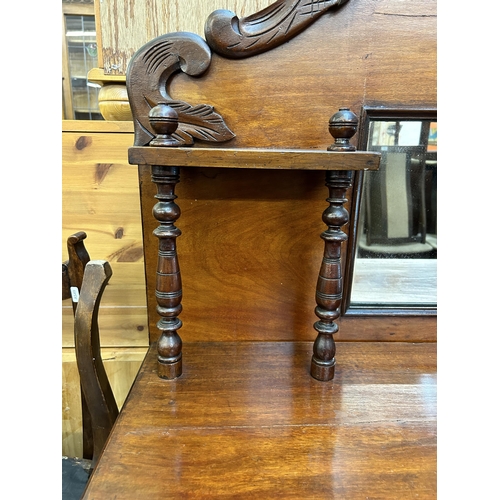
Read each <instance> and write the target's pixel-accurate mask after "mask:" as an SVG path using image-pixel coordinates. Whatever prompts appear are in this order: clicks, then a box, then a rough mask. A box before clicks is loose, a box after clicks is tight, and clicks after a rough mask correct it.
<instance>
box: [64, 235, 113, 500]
mask: <svg viewBox="0 0 500 500" xmlns="http://www.w3.org/2000/svg"><path fill="white" fill-rule="evenodd" d="M86 237H87V235H86V234H85V233H84V232H78V233H75V234H73V235H71V236H70V237H69V238H68V254H69V260H68V261H66V262H64V263H63V266H62V298H63V300H64V299H67V298H70V297H71V299H72V303H73V310H74V316H75V351H76V360H77V365H78V373H79V375H80V387H81V392H82V425H83V432H82V434H83V457H82V458H69V457H63V460H62V491H63V499H65V500H73V499H79V498H80V497H81V495H82V494H83V491H84V489H85V486H86V484H87V482H88V479H89V476H90V474H91V472H92V470H93V469H94V467H95V465H96V463H97V460H98V458H99V456H100V454H101V452H102V450H103V448H104V444H105V443H106V440H107V438H108V436H109V433H110V432H111V429H112V427H113V424H114V422H115V420H116V417H117V416H118V407H117V404H116V401H115V398H114V395H113V391H112V389H111V386H110V384H109V380H108V377H107V375H106V371H105V369H104V365H103V362H102V358H101V354H100V340H99V328H98V313H99V304H100V301H101V297H102V294H103V292H104V289H105V287H106V285H107V283H108V281H109V279H110V277H111V275H112V271H111V266H110V265H109V263H108V262H106V261H103V260H90V256H89V254H88V252H87V250H86V248H85V245H84V243H83V240H84V239H85V238H86Z"/></svg>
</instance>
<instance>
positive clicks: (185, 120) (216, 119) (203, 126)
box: [127, 32, 234, 146]
mask: <svg viewBox="0 0 500 500" xmlns="http://www.w3.org/2000/svg"><path fill="white" fill-rule="evenodd" d="M211 57H212V54H211V52H210V48H209V47H208V45H207V44H206V43H205V41H204V40H203V38H201V37H199V36H198V35H195V34H194V33H182V32H180V33H170V34H167V35H162V36H159V37H157V38H155V39H153V40H151V41H150V42H148V43H147V44H145V45H143V46H142V47H141V48H140V49H139V50H138V51H137V52H136V53H135V54H134V57H133V58H132V60H131V61H130V64H129V67H128V70H127V91H128V95H129V101H130V107H131V109H132V115H133V117H134V131H135V140H134V145H135V146H145V145H147V144H149V142H150V141H151V140H152V139H153V138H154V137H155V135H156V134H155V132H154V130H153V128H152V126H151V124H150V122H149V112H150V110H151V109H152V108H154V107H155V106H156V105H157V104H159V103H160V102H166V103H168V105H169V106H170V107H172V108H174V109H175V110H176V111H177V114H178V115H179V126H178V128H177V130H176V132H175V136H174V137H175V139H176V140H177V144H173V145H177V146H181V145H190V144H193V141H194V139H195V138H197V139H201V140H204V141H214V142H224V141H227V140H229V139H232V138H233V137H234V134H233V133H232V132H231V131H230V130H229V129H228V128H227V126H226V124H225V123H224V120H223V119H222V117H221V116H220V115H218V114H217V113H215V112H214V110H213V108H212V106H208V105H206V104H199V105H195V106H192V105H191V104H188V103H187V102H183V101H178V100H175V99H172V97H170V95H169V93H168V90H167V84H168V81H169V79H170V78H171V77H172V75H173V74H174V73H176V72H178V71H182V72H184V73H186V74H187V75H190V76H198V75H201V74H203V73H204V72H205V71H206V70H207V68H208V67H209V66H210V61H211Z"/></svg>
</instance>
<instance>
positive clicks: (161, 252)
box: [151, 165, 182, 379]
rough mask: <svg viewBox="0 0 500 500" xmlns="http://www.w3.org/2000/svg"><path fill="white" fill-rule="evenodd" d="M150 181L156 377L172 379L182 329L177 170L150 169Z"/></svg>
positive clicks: (178, 370) (178, 359) (176, 372)
mask: <svg viewBox="0 0 500 500" xmlns="http://www.w3.org/2000/svg"><path fill="white" fill-rule="evenodd" d="M151 180H152V181H153V182H154V183H155V184H156V185H157V191H158V194H157V195H156V198H157V199H158V203H157V204H156V205H155V206H154V208H153V215H154V216H155V218H156V220H157V221H158V222H159V223H160V225H159V226H158V227H157V228H156V229H155V230H154V231H153V234H154V235H155V236H157V237H158V239H159V244H158V267H157V272H156V300H157V303H158V305H157V308H156V310H157V312H158V314H159V315H160V316H161V319H160V321H158V323H157V327H158V329H159V330H160V337H159V339H158V376H159V377H161V378H165V379H174V378H177V377H179V376H180V375H181V373H182V340H181V338H180V336H179V334H178V333H177V330H178V329H179V328H180V327H181V326H182V322H181V320H180V319H179V318H178V316H179V314H180V312H181V311H182V305H181V300H182V283H181V274H180V270H179V262H178V258H177V246H176V240H177V237H178V236H180V235H181V231H180V229H178V228H177V227H175V222H176V221H177V219H178V218H179V216H180V214H181V211H180V208H179V206H178V205H177V204H176V203H175V201H174V200H175V199H176V198H177V195H175V193H174V190H175V185H176V184H177V183H178V182H179V167H161V166H156V165H153V166H152V172H151Z"/></svg>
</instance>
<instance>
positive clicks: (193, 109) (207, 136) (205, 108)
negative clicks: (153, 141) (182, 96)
mask: <svg viewBox="0 0 500 500" xmlns="http://www.w3.org/2000/svg"><path fill="white" fill-rule="evenodd" d="M168 105H169V106H171V107H172V108H174V109H175V110H176V111H177V113H178V114H179V127H178V129H177V131H176V132H175V133H174V134H173V135H174V137H176V138H177V139H179V138H182V139H183V140H184V141H186V144H192V143H193V139H199V140H201V141H209V142H225V141H228V140H230V139H232V138H233V137H235V135H234V134H233V132H232V131H231V130H230V129H229V128H228V126H227V125H226V124H225V122H224V120H223V119H222V117H221V116H220V115H219V114H217V113H215V111H214V108H213V107H212V106H209V105H208V104H198V105H197V106H191V105H190V104H188V103H186V102H183V101H168ZM177 136H179V137H177ZM189 140H190V142H187V141H189Z"/></svg>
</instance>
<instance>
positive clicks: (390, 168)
mask: <svg viewBox="0 0 500 500" xmlns="http://www.w3.org/2000/svg"><path fill="white" fill-rule="evenodd" d="M367 129H368V130H367V134H366V146H365V149H366V150H369V151H378V152H380V153H381V155H382V157H381V163H380V169H379V171H372V172H365V173H364V175H363V179H362V189H361V203H360V206H359V219H358V220H359V222H358V225H357V231H356V232H357V235H356V251H355V258H354V267H353V272H352V284H351V290H350V303H349V307H350V308H354V309H355V308H369V307H377V308H384V307H390V308H398V307H403V308H404V307H418V306H420V307H430V308H435V307H436V303H437V285H436V281H437V276H436V274H437V266H436V262H437V224H436V188H437V183H436V179H437V121H436V120H435V119H432V118H431V119H425V120H412V119H409V118H405V119H402V120H389V119H387V118H386V119H371V120H369V121H368V122H367Z"/></svg>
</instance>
